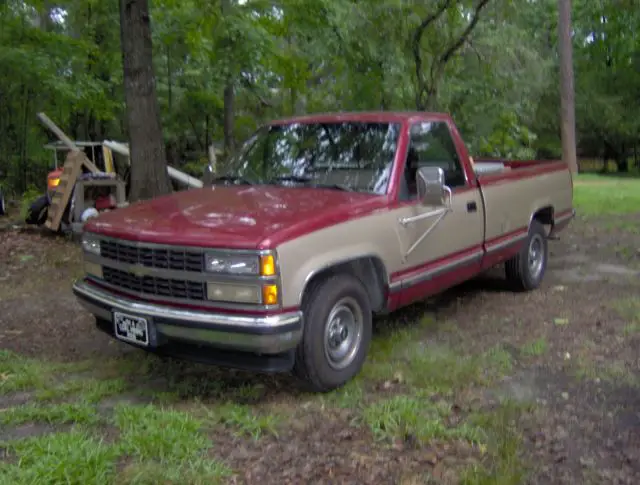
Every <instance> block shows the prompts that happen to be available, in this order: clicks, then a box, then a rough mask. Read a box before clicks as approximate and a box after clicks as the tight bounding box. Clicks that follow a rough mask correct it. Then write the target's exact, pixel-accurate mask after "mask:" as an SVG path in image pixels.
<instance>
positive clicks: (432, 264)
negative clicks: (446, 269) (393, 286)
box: [391, 244, 483, 282]
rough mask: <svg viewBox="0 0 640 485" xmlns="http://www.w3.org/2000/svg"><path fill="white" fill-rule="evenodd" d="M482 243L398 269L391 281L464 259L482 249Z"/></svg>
mask: <svg viewBox="0 0 640 485" xmlns="http://www.w3.org/2000/svg"><path fill="white" fill-rule="evenodd" d="M482 249H483V248H482V245H480V244H476V245H474V246H471V247H469V248H466V249H463V250H462V251H457V252H455V253H451V254H448V255H446V256H444V257H442V258H439V259H435V260H433V261H429V262H428V263H422V264H420V265H418V266H412V267H411V268H406V269H403V270H401V271H396V272H395V273H392V274H391V282H395V281H397V280H399V279H405V278H406V277H411V276H416V275H419V274H421V273H424V272H425V270H427V269H429V270H432V269H438V268H439V267H441V266H443V265H446V264H449V263H452V262H455V261H456V260H459V259H463V258H465V257H466V256H469V255H470V254H472V253H474V252H476V251H478V250H482Z"/></svg>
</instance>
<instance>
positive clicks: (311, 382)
mask: <svg viewBox="0 0 640 485" xmlns="http://www.w3.org/2000/svg"><path fill="white" fill-rule="evenodd" d="M303 314H304V318H305V321H304V335H303V337H302V341H301V342H300V344H299V346H298V349H297V351H296V361H295V366H294V372H295V374H296V375H297V376H298V377H299V378H301V379H302V380H303V381H305V383H306V384H307V385H308V386H309V387H310V388H311V390H312V391H315V392H327V391H331V390H332V389H335V388H337V387H340V386H342V385H344V384H346V383H347V382H348V381H349V380H350V379H352V378H353V377H354V376H355V375H356V374H358V372H360V369H361V368H362V365H363V364H364V361H365V358H366V355H367V352H368V350H369V344H370V342H371V327H372V312H371V304H370V302H369V296H368V294H367V291H366V289H365V288H364V286H363V285H362V283H361V282H360V281H359V280H358V279H357V278H355V277H354V276H351V275H348V274H341V275H335V276H330V277H328V278H326V279H323V280H319V281H317V282H314V283H312V285H311V287H310V288H309V290H308V292H307V294H306V295H305V300H304V304H303Z"/></svg>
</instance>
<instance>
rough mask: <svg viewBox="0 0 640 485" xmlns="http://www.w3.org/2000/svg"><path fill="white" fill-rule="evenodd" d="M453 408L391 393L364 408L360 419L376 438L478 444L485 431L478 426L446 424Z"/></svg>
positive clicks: (440, 403) (445, 404) (444, 404)
mask: <svg viewBox="0 0 640 485" xmlns="http://www.w3.org/2000/svg"><path fill="white" fill-rule="evenodd" d="M451 414H452V407H451V406H450V405H448V404H447V403H446V402H444V401H439V402H435V403H434V402H430V401H429V400H428V399H424V398H418V397H409V396H402V395H400V396H394V397H392V398H389V399H385V400H382V401H379V402H376V403H374V404H371V405H370V406H368V407H366V408H365V409H364V413H363V421H364V422H365V423H366V424H367V425H368V426H369V428H370V429H371V431H372V433H373V435H374V436H375V437H377V438H378V439H393V438H396V439H401V440H408V441H412V440H417V441H418V442H420V443H422V444H424V443H428V442H429V441H431V440H436V439H442V440H447V439H448V440H465V441H469V442H473V443H479V442H481V441H482V440H483V438H484V434H483V431H482V429H481V428H479V427H474V426H469V425H467V424H466V423H464V424H461V425H456V426H449V425H448V424H447V418H449V417H450V416H451Z"/></svg>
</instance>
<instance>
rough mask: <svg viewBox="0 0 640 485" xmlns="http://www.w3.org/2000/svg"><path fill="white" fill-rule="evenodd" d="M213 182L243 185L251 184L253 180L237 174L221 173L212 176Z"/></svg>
mask: <svg viewBox="0 0 640 485" xmlns="http://www.w3.org/2000/svg"><path fill="white" fill-rule="evenodd" d="M213 182H214V183H215V182H231V183H237V184H243V185H253V182H251V181H250V180H247V179H246V178H244V177H239V176H237V175H221V176H219V177H214V178H213Z"/></svg>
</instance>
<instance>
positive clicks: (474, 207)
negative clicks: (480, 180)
mask: <svg viewBox="0 0 640 485" xmlns="http://www.w3.org/2000/svg"><path fill="white" fill-rule="evenodd" d="M477 210H478V205H477V204H476V202H475V201H470V202H467V212H476V211H477Z"/></svg>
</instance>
